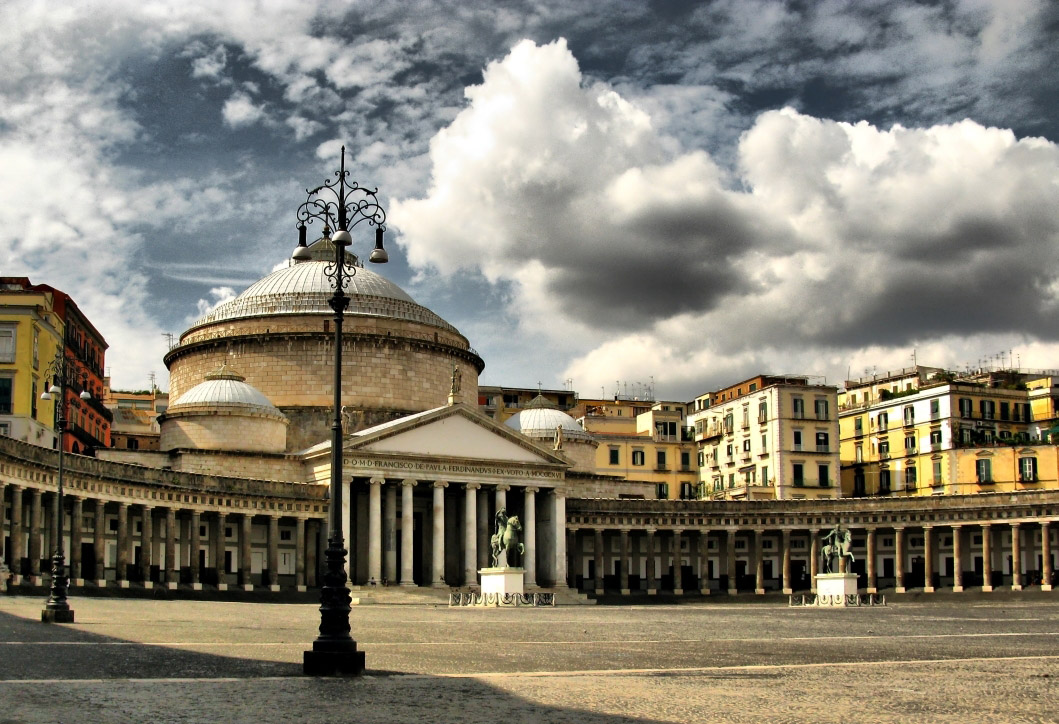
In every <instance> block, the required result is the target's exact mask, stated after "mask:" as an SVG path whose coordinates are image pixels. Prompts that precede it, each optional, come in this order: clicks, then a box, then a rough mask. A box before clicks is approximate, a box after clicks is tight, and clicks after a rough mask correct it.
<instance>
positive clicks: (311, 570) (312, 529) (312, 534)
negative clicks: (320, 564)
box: [305, 496, 352, 586]
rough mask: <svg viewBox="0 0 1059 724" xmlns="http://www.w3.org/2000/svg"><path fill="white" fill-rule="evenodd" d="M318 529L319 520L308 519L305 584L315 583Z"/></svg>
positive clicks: (313, 584)
mask: <svg viewBox="0 0 1059 724" xmlns="http://www.w3.org/2000/svg"><path fill="white" fill-rule="evenodd" d="M351 497H352V496H351ZM343 502H345V501H343ZM319 531H320V521H318V520H317V519H315V518H312V519H310V520H309V521H307V522H306V525H305V532H306V535H307V536H308V540H307V541H306V543H305V584H306V586H315V585H316V571H317V563H316V552H317V550H318V549H319V543H318V541H319V539H320V538H319Z"/></svg>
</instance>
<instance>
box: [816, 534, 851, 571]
mask: <svg viewBox="0 0 1059 724" xmlns="http://www.w3.org/2000/svg"><path fill="white" fill-rule="evenodd" d="M852 548H853V537H852V536H851V535H850V533H849V530H848V529H846V530H843V529H842V527H841V526H839V525H836V526H835V527H834V528H832V529H831V530H830V531H828V533H827V535H825V536H824V547H823V548H821V549H820V557H821V558H823V559H824V572H825V573H841V572H842V570H843V569H844V568H845V566H844V565H843V562H844V561H845V560H846V558H847V557H848V558H849V562H850V563H852V562H853V560H854V559H853V553H852V551H851V549H852Z"/></svg>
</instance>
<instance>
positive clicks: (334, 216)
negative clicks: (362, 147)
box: [292, 146, 389, 676]
mask: <svg viewBox="0 0 1059 724" xmlns="http://www.w3.org/2000/svg"><path fill="white" fill-rule="evenodd" d="M335 177H336V178H334V179H330V180H328V181H325V182H324V183H323V185H321V186H317V187H316V188H315V189H312V190H311V191H308V190H307V194H308V197H307V198H306V200H305V203H303V204H302V205H301V206H300V207H299V208H298V247H297V248H296V249H295V250H294V254H293V255H292V258H293V259H294V260H295V261H308V260H310V259H312V258H313V255H312V254H311V253H310V251H309V249H308V247H307V246H306V226H308V225H309V224H312V223H313V221H315V220H319V221H321V222H322V223H323V226H324V228H323V238H324V240H325V241H328V242H329V243H330V244H331V245H332V246H333V247H334V252H335V257H334V260H333V261H330V262H328V264H327V267H326V269H325V272H324V273H325V274H326V275H327V278H328V279H329V280H330V281H331V287H332V288H333V289H334V295H333V296H332V297H331V299H330V302H329V304H330V306H331V309H332V310H334V313H335V317H334V320H335V369H334V418H333V420H332V422H331V487H330V498H331V499H330V504H329V506H328V518H329V521H328V526H329V529H330V532H329V534H328V537H327V550H326V551H325V553H324V559H325V561H326V570H325V572H324V577H323V578H324V580H323V586H321V589H320V635H319V636H318V637H317V638H316V640H315V641H313V648H312V650H311V651H306V652H305V656H304V660H303V671H304V672H305V673H306V674H309V675H315V676H357V675H359V674H362V673H363V672H364V652H363V651H358V650H357V642H356V641H354V640H353V637H352V636H350V634H349V611H350V602H351V601H350V596H349V588H347V587H346V554H347V551H346V546H345V538H344V536H343V532H342V318H343V315H344V314H345V311H346V308H347V307H348V306H349V296H348V295H347V294H346V287H347V286H348V285H349V280H350V279H351V278H352V277H353V276H354V275H355V274H356V273H357V268H356V266H355V265H354V257H353V256H352V255H350V254H347V253H346V247H347V246H349V245H350V244H351V243H352V241H353V237H352V236H350V233H349V229H351V228H353V227H355V226H357V225H358V224H360V223H362V222H366V223H367V224H368V226H374V227H375V249H374V250H372V252H371V256H370V257H369V261H372V262H375V263H377V264H381V263H385V262H387V261H388V260H389V257H388V256H387V254H386V250H385V249H384V248H383V245H382V241H383V232H384V230H385V228H386V227H385V222H386V211H385V210H384V209H383V208H382V206H381V205H380V204H379V199H378V196H377V193H378V189H368V188H365V187H362V186H360V185H359V184H358V183H357V182H356V181H352V180H349V178H348V177H349V172H348V171H346V147H345V146H343V147H342V162H341V166H340V167H339V170H338V171H336V172H335ZM332 231H333V233H332Z"/></svg>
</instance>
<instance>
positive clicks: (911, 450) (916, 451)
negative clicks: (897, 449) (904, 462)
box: [905, 447, 919, 455]
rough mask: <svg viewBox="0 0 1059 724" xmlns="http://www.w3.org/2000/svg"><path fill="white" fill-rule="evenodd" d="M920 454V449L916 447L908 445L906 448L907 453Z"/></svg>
mask: <svg viewBox="0 0 1059 724" xmlns="http://www.w3.org/2000/svg"><path fill="white" fill-rule="evenodd" d="M918 454H919V450H917V449H916V448H914V447H906V448H905V455H918Z"/></svg>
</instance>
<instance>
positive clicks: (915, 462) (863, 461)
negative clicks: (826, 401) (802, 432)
mask: <svg viewBox="0 0 1059 724" xmlns="http://www.w3.org/2000/svg"><path fill="white" fill-rule="evenodd" d="M1030 377H1032V375H1031V374H1030V373H1021V372H1017V371H1002V372H975V373H969V374H956V373H953V372H948V371H945V370H939V369H938V368H911V369H906V370H900V371H898V372H896V373H887V374H884V375H881V376H873V377H871V378H862V379H860V380H851V381H849V382H847V383H846V390H845V391H844V392H843V393H842V395H840V397H839V429H840V436H841V443H840V453H841V458H842V488H843V494H844V495H847V496H852V497H862V496H875V495H897V496H909V495H940V494H946V493H974V492H986V491H990V492H992V491H996V490H1008V489H1011V490H1015V489H1023V487H1022V485H1023V483H1022V481H1020V476H1019V474H1018V466H1019V465H1020V464H1025V465H1026V466H1027V470H1030V469H1031V468H1032V469H1033V470H1045V469H1049V470H1051V471H1054V469H1055V468H1054V454H1053V453H1052V452H1050V451H1049V450H1048V449H1047V448H1046V447H1042V446H1041V445H1040V444H1039V443H1040V441H1041V438H1042V436H1045V437H1046V436H1047V433H1048V430H1049V428H1050V427H1051V426H1052V425H1053V424H1054V399H1055V398H1054V396H1053V387H1052V383H1051V379H1050V378H1047V379H1038V380H1032V379H1028V378H1030ZM891 382H892V383H893V384H892V385H891ZM1031 388H1032V389H1031ZM894 390H896V391H894ZM1035 409H1036V410H1039V412H1035ZM1019 450H1021V451H1023V452H1022V453H1021V454H1018V451H1019ZM1020 460H1026V462H1025V463H1020V462H1019V461H1020ZM998 465H999V467H998ZM1049 465H1050V466H1051V467H1050V468H1049V467H1048V466H1049ZM1013 466H1014V467H1013ZM977 468H981V470H982V471H984V474H982V475H979V474H977V472H975V471H976V469H977ZM1035 475H1036V473H1035ZM1049 475H1052V477H1054V475H1053V473H1049ZM1047 479H1051V478H1047ZM1025 482H1026V483H1027V484H1029V486H1030V487H1031V489H1032V487H1034V486H1036V487H1040V486H1041V484H1047V483H1046V479H1039V480H1038V479H1036V478H1034V479H1032V480H1031V479H1030V475H1029V474H1027V475H1026V476H1025Z"/></svg>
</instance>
